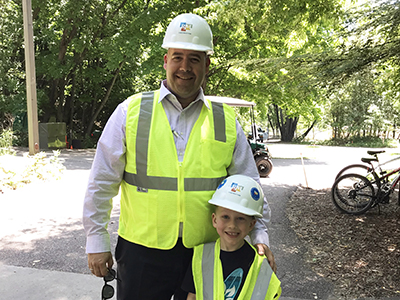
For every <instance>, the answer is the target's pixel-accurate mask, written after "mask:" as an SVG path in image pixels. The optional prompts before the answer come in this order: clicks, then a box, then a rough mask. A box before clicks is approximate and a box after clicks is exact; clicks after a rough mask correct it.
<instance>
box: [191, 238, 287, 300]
mask: <svg viewBox="0 0 400 300" xmlns="http://www.w3.org/2000/svg"><path fill="white" fill-rule="evenodd" d="M250 246H251V245H250ZM251 247H252V248H253V249H254V254H255V256H254V261H253V263H252V265H251V267H250V269H249V272H248V273H247V276H246V279H245V282H244V284H243V287H242V290H241V291H240V295H239V297H238V298H237V299H238V300H262V299H265V300H276V299H279V297H280V296H281V293H282V289H281V282H280V281H279V279H278V277H276V275H275V273H274V272H273V271H272V269H271V267H270V265H269V263H268V259H267V258H266V257H265V256H260V255H259V254H258V253H257V251H256V249H255V248H254V247H253V246H251ZM220 250H221V248H220V239H218V240H217V241H216V242H211V243H207V244H204V245H199V246H196V247H194V253H193V261H192V270H193V280H194V284H195V288H196V300H223V299H225V284H224V278H223V270H222V264H221V260H220V258H219V256H220Z"/></svg>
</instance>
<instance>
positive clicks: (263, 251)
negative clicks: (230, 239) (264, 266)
mask: <svg viewBox="0 0 400 300" xmlns="http://www.w3.org/2000/svg"><path fill="white" fill-rule="evenodd" d="M254 246H255V247H256V248H257V252H258V254H259V255H265V256H266V257H267V259H268V262H269V265H270V266H271V268H272V271H274V273H276V263H275V257H274V254H272V251H271V250H270V249H269V247H268V246H267V245H265V244H255V245H254Z"/></svg>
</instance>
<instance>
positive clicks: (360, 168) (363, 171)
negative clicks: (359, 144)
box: [335, 164, 373, 180]
mask: <svg viewBox="0 0 400 300" xmlns="http://www.w3.org/2000/svg"><path fill="white" fill-rule="evenodd" d="M370 171H371V167H370V166H369V165H362V164H353V165H348V166H346V167H344V168H343V169H341V170H340V171H339V173H337V175H336V178H335V180H337V179H338V178H339V177H340V176H342V175H344V174H349V173H352V174H360V175H363V176H365V177H367V178H368V179H372V178H373V176H372V175H371V176H368V175H369V174H368V173H369V172H370ZM370 177H371V178H370Z"/></svg>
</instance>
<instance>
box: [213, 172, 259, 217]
mask: <svg viewBox="0 0 400 300" xmlns="http://www.w3.org/2000/svg"><path fill="white" fill-rule="evenodd" d="M208 203H211V204H214V205H217V206H221V207H224V208H227V209H230V210H233V211H236V212H239V213H242V214H245V215H248V216H254V217H258V218H262V212H263V206H264V193H263V191H262V188H261V187H260V185H259V184H258V183H257V182H256V181H255V180H254V179H252V178H250V177H248V176H244V175H232V176H229V177H227V178H226V179H224V180H223V181H222V182H221V184H220V185H219V186H218V188H217V190H216V191H215V193H214V195H213V196H212V198H211V200H209V201H208Z"/></svg>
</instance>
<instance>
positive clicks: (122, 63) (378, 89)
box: [0, 0, 400, 145]
mask: <svg viewBox="0 0 400 300" xmlns="http://www.w3.org/2000/svg"><path fill="white" fill-rule="evenodd" d="M376 3H377V4H375V3H374V2H367V3H366V4H365V5H363V6H360V7H355V8H354V9H352V10H351V11H350V12H348V13H346V14H343V12H342V4H343V3H342V1H338V0H327V1H320V0H312V1H309V0H300V1H294V0H290V1H280V0H272V1H267V2H265V1H259V0H250V1H242V0H238V1H225V2H223V3H222V2H209V1H186V2H182V1H175V0H174V1H165V0H164V1H159V0H156V1H150V2H149V1H147V2H143V1H136V0H133V1H127V0H122V1H120V0H110V1H104V0H94V1H89V2H88V1H84V0H75V1H71V0H67V1H64V0H49V1H40V0H33V3H32V7H33V19H34V23H33V24H34V35H35V53H36V75H37V89H38V90H37V95H38V108H39V120H40V121H41V122H48V120H49V119H50V118H55V119H56V121H58V122H65V123H66V124H67V127H68V129H67V132H68V134H69V139H70V140H71V139H72V138H78V139H81V140H83V141H85V145H89V144H90V145H93V143H92V142H91V141H90V138H88V137H89V135H90V133H91V132H92V131H93V129H101V128H102V127H103V126H104V125H105V123H106V122H107V120H108V118H109V116H110V114H111V113H112V111H113V110H114V109H115V107H116V106H117V105H118V104H119V103H121V102H122V101H123V100H124V99H126V98H127V97H128V96H130V95H132V94H134V93H137V92H140V91H144V90H153V89H157V88H158V87H159V84H160V81H161V80H162V79H163V78H164V77H165V71H164V69H163V60H162V56H163V54H164V53H165V50H163V49H162V48H161V47H160V45H161V43H162V39H163V35H164V32H165V29H166V27H167V25H168V24H169V22H170V20H171V19H172V18H173V17H175V16H176V15H178V14H180V13H182V12H194V13H197V14H199V15H201V16H203V17H204V18H205V19H207V21H208V22H209V24H210V26H211V28H212V31H213V35H214V44H215V55H213V56H212V58H211V60H212V65H211V68H210V72H209V74H208V78H207V82H206V90H205V92H206V94H212V95H223V96H231V97H237V98H242V99H245V100H250V101H253V102H256V103H257V105H256V112H255V116H256V122H257V123H260V124H262V125H267V124H268V125H269V126H270V127H271V128H272V129H273V130H274V131H276V130H279V131H280V132H281V135H282V136H284V137H287V138H288V139H291V136H293V133H294V130H296V125H297V122H298V120H301V121H302V123H303V124H309V126H312V125H313V124H315V123H316V122H319V121H320V120H321V119H322V121H323V122H324V124H331V125H332V126H334V128H341V129H342V130H343V129H346V128H351V133H350V135H353V134H357V132H360V130H361V131H362V130H366V129H365V128H363V126H364V127H365V126H367V125H368V126H369V127H370V128H371V129H370V130H371V132H372V131H373V130H375V129H373V128H374V126H378V125H379V124H386V122H383V121H382V120H389V123H390V126H386V127H387V128H380V129H379V130H381V131H382V130H388V129H389V128H390V127H395V128H398V127H399V126H400V124H398V122H397V120H398V116H399V113H398V112H399V109H400V104H399V103H400V101H399V100H400V99H399V93H398V91H399V82H400V80H399V79H400V77H399V75H400V72H399V68H398V66H399V55H398V53H400V51H399V36H400V35H399V26H398V25H399V23H400V21H399V20H400V17H399V14H398V11H399V9H398V8H399V1H398V0H396V1H389V0H387V1H380V2H376ZM0 4H1V7H2V10H1V11H0V17H1V21H0V25H1V26H0V54H1V55H0V74H2V76H1V78H0V122H1V123H3V119H5V115H6V114H10V113H11V114H12V116H13V118H14V119H15V121H14V133H15V134H16V135H17V136H18V140H17V141H15V142H16V144H18V145H26V144H27V134H26V127H25V126H24V121H23V120H24V114H25V113H26V103H25V102H26V100H25V82H24V49H23V27H22V5H21V2H20V1H17V0H7V1H6V0H0ZM353 41H354V42H353ZM368 73H373V76H372V77H371V78H369V79H368V80H369V81H368V82H369V83H366V84H365V85H364V87H365V86H367V85H371V84H373V85H374V88H373V89H372V88H369V89H364V90H365V91H364V90H363V89H362V88H361V87H359V91H361V92H362V93H361V94H362V95H365V94H366V93H367V92H366V91H367V90H369V91H371V93H372V92H373V94H374V95H373V94H371V93H370V94H368V97H367V98H366V97H363V98H364V100H365V101H366V102H365V103H364V102H363V101H362V99H361V98H362V97H361V95H360V93H358V92H357V90H356V87H357V83H356V81H357V80H361V81H362V82H363V81H365V80H364V79H360V76H365V74H368ZM353 75H354V76H353ZM355 75H357V76H358V77H357V76H355ZM352 77H353V78H352ZM351 78H352V79H351ZM354 78H357V80H356V79H354ZM346 81H347V83H345V82H346ZM343 91H344V95H343V94H342V93H343ZM374 101H375V103H374V104H371V103H372V102H374ZM390 103H392V104H393V109H390ZM346 105H347V106H348V107H352V109H353V110H354V105H360V108H361V109H359V111H358V114H359V115H360V114H361V112H365V113H366V115H365V116H357V114H356V113H357V112H355V111H353V112H352V113H351V114H350V112H346V109H345V107H346ZM352 105H353V106H352ZM373 105H375V107H376V108H377V109H375V108H374V109H372V108H373ZM371 109H372V110H371ZM335 112H337V113H335ZM341 112H346V113H345V114H344V115H340V113H341ZM323 114H326V115H327V116H328V117H325V118H322V117H321V116H322V115H323ZM306 131H307V130H306ZM347 133H348V132H344V134H347Z"/></svg>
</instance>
